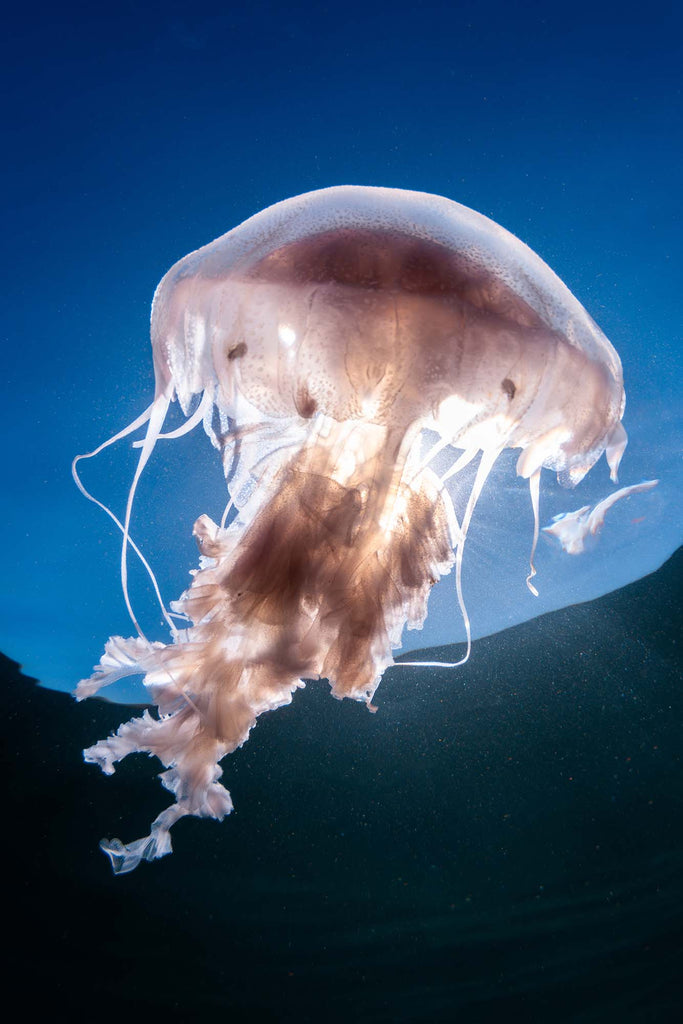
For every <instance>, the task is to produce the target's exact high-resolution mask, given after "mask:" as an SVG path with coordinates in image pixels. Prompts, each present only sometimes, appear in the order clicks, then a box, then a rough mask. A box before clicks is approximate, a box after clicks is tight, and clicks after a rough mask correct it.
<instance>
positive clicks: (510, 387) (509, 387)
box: [500, 377, 517, 401]
mask: <svg viewBox="0 0 683 1024" xmlns="http://www.w3.org/2000/svg"><path fill="white" fill-rule="evenodd" d="M500 386H501V388H502V389H503V391H504V392H505V394H506V395H507V396H508V398H509V399H510V401H512V399H513V398H514V397H515V393H516V391H517V388H516V387H515V385H514V384H513V383H512V381H511V380H510V378H509V377H506V378H505V380H504V381H503V382H502V384H501V385H500Z"/></svg>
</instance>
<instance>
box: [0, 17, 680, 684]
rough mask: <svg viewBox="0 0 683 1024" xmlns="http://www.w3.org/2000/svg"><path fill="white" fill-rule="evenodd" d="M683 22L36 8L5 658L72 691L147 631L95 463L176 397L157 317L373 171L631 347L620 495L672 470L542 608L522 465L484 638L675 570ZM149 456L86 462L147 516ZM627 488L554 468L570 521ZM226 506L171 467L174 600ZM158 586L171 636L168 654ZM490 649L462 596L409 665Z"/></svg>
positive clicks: (12, 198)
mask: <svg viewBox="0 0 683 1024" xmlns="http://www.w3.org/2000/svg"><path fill="white" fill-rule="evenodd" d="M62 18H63V21H62V20H60V19H62ZM675 21H676V16H675V13H674V11H673V9H672V8H668V7H667V6H666V5H662V6H661V9H659V8H658V16H657V17H651V18H648V19H647V21H646V22H642V20H641V18H640V16H639V15H638V14H637V13H635V12H633V11H630V10H627V11H621V12H620V13H619V17H618V18H615V17H614V16H613V12H612V9H611V7H610V5H605V6H601V5H599V4H598V5H597V7H596V6H595V5H579V6H578V7H576V6H574V7H573V8H572V10H571V12H569V11H563V12H560V11H556V12H553V11H551V10H549V9H547V8H546V6H545V5H543V4H530V5H525V8H524V12H523V13H520V12H518V11H517V10H516V9H514V8H512V7H510V6H508V5H503V4H493V5H488V6H485V7H481V6H477V5H474V4H456V5H449V6H448V7H445V6H444V7H442V6H441V5H439V4H427V5H424V6H421V7H420V9H419V11H417V10H413V9H412V8H409V7H407V6H406V7H403V6H401V5H399V6H392V7H391V8H389V7H385V6H383V5H377V6H373V5H370V6H369V7H363V8H362V9H360V8H359V9H358V10H357V11H355V13H354V9H353V8H349V7H345V8H336V7H334V6H332V7H322V8H319V9H318V10H317V11H316V15H315V17H314V18H310V17H308V16H307V14H306V8H305V7H304V6H300V7H297V6H296V5H294V6H293V7H292V6H291V5H289V6H287V8H286V9H285V8H284V7H281V6H279V5H277V4H275V5H268V4H266V5H256V6H255V7H254V8H250V9H249V12H247V11H246V10H242V9H240V10H231V9H230V10H227V9H224V8H222V7H221V6H220V5H217V6H212V5H209V6H208V7H206V8H204V9H203V12H202V14H201V16H199V17H194V16H192V15H191V14H190V12H189V11H188V10H186V9H185V7H183V6H182V5H180V4H170V5H164V8H163V14H162V16H160V17H156V16H152V14H151V12H147V13H145V11H142V12H141V11H140V10H138V9H137V8H133V7H131V8H123V9H119V8H117V9H116V11H112V12H109V13H106V14H105V13H97V12H94V11H90V10H89V9H87V8H85V7H83V8H82V9H81V8H80V7H79V6H78V5H75V6H71V7H69V6H67V9H66V10H65V12H64V15H63V16H62V15H59V16H57V15H52V16H51V15H47V16H46V17H43V18H41V19H40V22H39V24H38V25H36V24H34V23H33V21H31V20H24V19H22V17H21V16H20V15H18V14H15V15H14V16H13V19H11V22H10V27H9V31H8V35H7V40H6V49H7V53H6V56H5V61H4V67H3V70H2V74H3V76H4V78H5V81H6V87H5V95H6V97H7V99H8V100H9V102H8V103H7V104H6V131H7V139H8V153H9V154H10V159H9V160H7V161H5V163H4V165H3V167H2V170H1V172H0V173H1V174H2V177H3V179H4V180H3V191H2V195H3V197H4V206H5V210H4V223H5V234H6V237H7V239H8V244H7V246H6V248H5V253H4V256H5V259H4V270H3V277H4V283H5V291H6V295H7V301H6V304H5V315H4V339H5V341H4V348H3V351H4V356H3V360H4V374H3V381H4V384H5V388H4V398H3V408H4V411H5V414H6V424H7V426H6V445H5V461H4V481H5V486H4V487H3V489H2V494H1V496H0V501H1V503H2V504H1V508H2V516H3V522H4V523H5V526H6V531H7V534H6V536H7V538H8V544H7V550H6V553H5V559H4V563H3V564H4V571H5V578H6V581H7V582H6V585H5V587H4V588H3V590H2V598H1V600H2V602H3V607H2V616H1V618H0V622H1V623H2V625H1V626H0V648H2V649H3V650H6V652H7V653H8V654H9V655H11V656H12V657H14V658H16V659H17V660H19V661H20V662H22V663H23V664H24V665H25V667H26V669H27V671H29V672H31V673H32V674H34V675H37V676H38V677H39V678H41V679H42V680H43V681H44V682H45V683H46V684H48V685H50V686H56V687H58V688H63V689H71V688H72V687H73V684H74V682H76V681H78V679H79V678H81V676H84V675H87V674H89V672H90V669H91V666H92V665H93V663H94V662H95V661H96V660H98V658H99V655H100V653H101V649H102V644H103V641H104V640H105V639H106V637H107V636H108V635H109V634H110V633H123V634H124V635H128V634H129V633H130V631H131V627H130V624H129V622H128V618H127V615H126V612H125V608H124V605H123V601H122V597H121V593H120V587H119V585H118V583H117V575H118V568H117V563H118V558H119V555H118V550H117V549H118V538H117V536H116V532H115V530H114V529H113V527H112V526H111V524H110V523H109V521H108V520H106V519H105V517H104V516H103V515H102V514H101V513H100V512H99V511H98V510H97V509H96V508H94V507H93V506H89V505H87V504H86V503H85V502H84V501H83V499H82V498H81V496H80V495H79V494H78V493H77V491H76V489H75V487H74V486H73V483H72V481H71V477H70V471H69V465H70V461H71V458H72V457H73V455H75V454H76V453H80V452H83V451H88V450H90V449H91V448H93V447H95V445H97V444H98V443H100V442H101V441H102V440H104V439H105V438H106V437H108V436H110V435H111V434H113V433H115V432H117V431H118V430H119V429H120V428H122V427H123V426H124V425H125V424H126V423H128V422H130V421H131V420H132V419H133V418H135V417H136V416H137V415H138V414H139V413H140V412H141V411H142V410H143V409H144V408H145V407H146V405H147V404H148V403H149V401H150V398H151V391H152V372H151V359H150V348H149V339H148V316H149V308H150V303H151V297H152V294H153V291H154V288H155V286H156V283H157V281H158V280H159V278H160V277H161V276H162V274H163V273H164V272H165V270H166V269H167V268H168V266H169V265H170V264H171V263H172V262H174V261H175V260H176V259H178V258H179V257H180V256H182V255H184V254H185V253H186V252H188V251H190V250H192V249H194V248H196V247H197V246H199V245H201V244H203V243H205V242H207V241H208V240H210V239H211V238H213V237H215V236H216V235H218V234H221V233H223V232H224V231H226V230H228V229H229V228H230V227H232V226H234V225H235V224H237V223H239V222H240V221H241V220H243V219H244V218H245V217H247V216H248V215H250V214H252V213H254V212H256V211H257V210H259V209H261V208H263V207H264V206H266V205H268V204H270V203H273V202H276V201H278V200H280V199H283V198H285V197H287V196H289V195H293V194H297V193H300V192H303V191H307V190H310V189H313V188H318V187H322V186H326V185H331V184H338V183H346V182H351V183H362V184H381V185H391V186H398V187H404V188H410V189H418V190H424V191H429V192H436V193H441V194H443V195H446V196H448V197H450V198H452V199H456V200H458V201H459V202H462V203H464V204H466V205H469V206H471V207H473V208H475V209H477V210H479V211H481V212H483V213H485V214H487V215H488V216H490V217H492V218H493V219H494V220H496V221H499V222H500V223H502V224H503V225H504V226H505V227H507V228H508V229H510V230H511V231H512V232H514V233H515V234H517V235H518V236H519V237H521V238H522V239H523V240H524V241H525V242H527V243H528V244H529V245H530V246H531V247H532V248H533V249H535V250H536V251H537V252H538V253H539V254H540V255H541V256H542V257H543V258H544V259H545V260H546V261H547V262H548V263H549V264H550V265H551V266H552V267H553V269H554V270H555V271H556V272H557V273H558V274H559V275H560V277H561V278H562V279H563V280H564V281H565V282H566V283H567V284H568V285H569V287H570V288H571V289H572V290H573V291H574V292H575V294H576V295H577V297H578V298H579V300H580V301H581V302H582V303H583V304H584V305H585V306H586V308H587V309H588V311H589V312H590V313H591V314H592V315H593V317H594V318H595V319H596V320H597V322H598V323H599V324H600V326H601V327H602V329H603V330H604V331H605V333H606V334H607V336H608V337H609V338H610V340H611V341H612V342H613V344H614V345H615V347H616V348H617V349H618V351H619V352H620V354H621V357H622V361H623V364H624V373H625V381H626V390H627V409H626V415H625V418H624V423H625V426H626V429H627V431H628V432H629V435H630V439H631V440H630V445H629V448H628V449H627V452H626V455H625V458H624V461H623V463H622V470H621V482H622V483H636V482H638V481H640V480H642V479H649V478H653V477H657V478H659V479H660V481H661V482H660V485H659V487H658V489H657V490H656V491H655V492H652V493H650V494H648V495H641V496H636V497H634V498H632V499H630V501H629V502H628V503H623V504H622V506H617V507H616V508H615V509H614V510H613V511H612V512H611V513H610V514H609V516H608V520H607V525H606V527H605V530H604V531H603V536H602V538H601V541H600V544H599V545H598V546H597V547H596V549H595V551H594V552H592V553H589V554H587V555H585V556H581V558H579V559H572V558H570V557H568V556H566V555H563V554H562V553H561V552H559V551H556V550H553V549H552V547H551V546H550V545H549V544H548V543H547V542H546V540H545V538H542V542H541V548H540V550H539V555H538V559H537V562H538V570H539V577H538V580H537V582H538V584H539V591H540V598H539V600H538V601H535V600H534V599H533V598H532V597H531V595H530V594H529V593H528V591H527V590H526V587H525V586H524V575H525V572H526V570H525V558H526V557H527V554H528V547H529V542H530V536H531V517H530V512H529V510H528V497H527V495H526V492H525V489H524V487H523V485H522V483H521V481H517V480H516V479H515V476H514V469H513V467H512V463H511V462H508V464H507V466H506V467H502V468H499V471H498V473H497V479H496V480H492V481H491V482H490V483H489V486H488V487H487V489H486V492H485V495H484V499H483V502H488V506H486V507H485V506H482V508H481V509H480V514H478V516H477V517H476V518H475V522H474V524H473V531H472V537H471V540H470V545H469V550H468V551H467V554H466V558H465V591H466V598H467V599H468V605H469V610H470V613H471V617H472V619H473V628H474V632H475V635H483V634H486V633H490V632H492V631H495V630H497V629H500V628H503V627H504V626H506V625H510V624H513V623H514V622H516V621H521V620H523V619H525V618H528V617H529V616H532V615H535V614H538V613H539V612H540V611H545V610H549V609H551V608H554V607H559V606H562V605H563V604H566V603H571V602H573V601H576V600H583V599H586V598H588V597H593V596H596V595H597V594H599V593H603V592H605V591H608V590H610V589H613V588H614V587H615V586H618V585H620V584H622V583H624V582H627V581H628V580H630V579H633V578H636V577H638V576H639V575H642V574H643V573H644V572H649V571H652V570H653V569H655V568H657V566H658V565H660V564H661V563H662V561H664V559H665V558H666V557H667V556H668V555H669V554H670V553H671V552H672V551H673V550H675V548H676V547H677V546H678V545H679V543H680V541H681V518H680V512H679V509H680V500H681V493H682V491H681V464H680V448H681V444H680V442H681V438H682V437H683V430H682V427H681V401H680V397H681V390H680V379H681V370H682V369H683V347H682V346H681V338H680V308H679V292H680V276H681V255H680V252H681V250H680V238H679V232H678V225H679V223H680V220H679V217H680V194H681V190H680V157H681V134H680V107H679V105H678V103H677V100H676V89H677V85H676V81H677V79H676V76H677V73H678V70H677V69H678V66H679V65H678V61H677V60H676V53H675V51H676V47H677V45H678V44H677V43H676V36H677V33H676V32H675ZM60 24H63V25H64V26H66V27H67V28H68V31H65V32H64V33H63V34H64V38H63V39H62V41H61V44H60V46H59V47H58V48H55V47H54V46H53V38H52V37H53V31H56V30H57V28H56V27H58V26H59V25H60ZM677 214H678V216H677ZM133 465H134V461H133V457H132V453H131V452H130V450H129V449H128V448H127V446H125V445H121V446H119V447H118V448H117V449H116V450H114V451H112V452H110V453H107V454H106V455H105V456H103V457H102V459H101V460H100V463H99V465H93V464H88V465H87V466H85V467H84V468H83V475H84V479H85V482H86V485H87V486H90V487H91V488H92V490H93V491H94V492H95V493H96V494H97V496H98V497H100V498H102V499H103V500H106V501H107V503H108V504H110V505H111V506H112V507H113V508H114V509H115V510H117V511H119V512H121V510H122V508H123V505H124V502H125V496H126V494H127V489H128V486H129V484H130V480H131V477H132V467H133ZM494 485H495V486H494ZM610 490H611V485H610V483H609V480H608V476H607V468H606V464H605V462H604V460H602V461H601V463H600V464H599V465H598V466H596V467H595V468H594V470H593V471H592V472H591V474H590V475H589V477H588V478H587V480H586V481H584V483H583V484H582V485H581V486H580V487H579V489H577V491H576V493H575V494H574V493H565V492H562V491H561V489H560V488H559V487H558V486H557V485H556V484H555V482H554V480H553V479H552V476H551V474H550V473H548V472H544V480H543V485H542V509H541V517H542V521H543V522H544V523H547V522H549V521H550V518H551V516H552V515H554V514H556V513H557V512H559V511H571V510H573V509H575V508H579V507H581V505H583V504H590V503H591V502H593V501H596V500H599V499H600V498H602V497H604V496H605V495H606V494H607V493H609V491H610ZM224 500H225V491H224V483H223V481H222V478H221V474H220V470H219V469H218V465H217V460H216V458H215V453H214V452H212V451H210V450H208V444H207V442H206V439H205V438H204V439H199V440H198V439H197V438H189V439H185V440H184V441H182V442H180V441H179V442H177V444H176V445H170V444H169V445H167V446H165V447H164V449H163V450H161V446H160V448H159V449H157V451H156V452H155V455H154V459H153V464H152V465H151V466H150V467H149V469H148V471H147V473H146V475H145V477H144V478H143V484H142V485H141V489H140V496H139V499H138V503H137V506H136V517H135V527H134V529H135V536H136V538H137V540H138V541H139V543H140V544H141V545H142V546H143V550H144V551H145V553H146V554H147V556H148V558H149V559H150V561H151V563H152V565H153V566H154V569H155V571H156V572H157V574H158V576H159V581H160V584H161V587H162V592H163V594H164V597H165V599H166V601H169V600H172V599H174V598H176V597H177V596H179V594H180V592H181V591H182V590H183V589H184V587H185V586H186V584H187V582H188V571H189V570H190V569H191V568H192V567H194V566H195V565H196V551H195V546H194V542H193V541H192V539H191V535H190V534H191V524H192V522H193V521H194V519H195V518H196V516H197V515H198V514H200V513H201V512H208V513H209V514H211V515H213V516H214V518H216V517H218V516H219V515H220V512H221V510H222V507H223V504H224ZM489 506H490V507H491V514H490V516H485V515H484V512H485V511H486V510H487V508H488V507H489ZM478 524H479V525H478ZM132 572H133V583H132V587H133V596H134V599H135V605H136V608H138V609H140V615H141V616H142V617H143V624H144V625H145V627H146V629H147V630H148V631H149V632H150V634H152V635H157V636H158V637H159V638H164V631H163V629H162V628H161V624H160V622H159V621H158V620H159V616H158V614H157V613H156V612H155V609H154V603H153V599H152V597H151V593H150V591H149V588H148V587H147V585H146V583H145V581H144V579H143V578H142V576H141V575H140V576H138V574H137V570H136V569H133V570H132ZM492 590H495V591H496V599H495V601H493V602H492V601H491V600H490V599H489V595H490V594H491V591H492ZM462 636H463V630H462V624H461V620H460V616H459V613H458V611H457V606H456V603H455V600H454V596H453V589H452V581H448V580H447V581H446V582H445V583H442V584H441V585H440V586H439V587H437V589H436V592H435V593H434V595H433V599H432V611H431V614H430V617H429V619H428V622H427V625H426V627H425V630H424V631H423V633H422V634H421V635H417V634H414V635H408V636H407V637H406V638H405V640H406V643H405V644H404V650H410V649H411V648H412V649H415V648H419V647H425V646H430V645H432V644H437V643H441V644H442V643H446V642H455V641H457V640H461V639H462Z"/></svg>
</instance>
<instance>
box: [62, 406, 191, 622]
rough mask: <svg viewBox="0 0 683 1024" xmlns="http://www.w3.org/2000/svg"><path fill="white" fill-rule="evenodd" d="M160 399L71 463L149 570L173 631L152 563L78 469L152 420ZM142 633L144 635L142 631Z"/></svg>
mask: <svg viewBox="0 0 683 1024" xmlns="http://www.w3.org/2000/svg"><path fill="white" fill-rule="evenodd" d="M158 401H159V399H158V398H157V399H155V401H154V402H152V404H151V405H149V406H148V407H147V409H145V411H144V412H143V413H142V414H141V415H140V416H138V417H137V419H135V420H133V422H132V423H129V424H128V426H127V427H124V428H123V430H119V432H118V433H117V434H114V435H113V436H112V437H110V438H107V440H106V441H103V442H102V444H100V445H98V447H97V448H94V449H93V451H91V452H85V453H84V454H83V455H77V456H76V457H75V458H74V460H73V462H72V463H71V475H72V477H73V479H74V483H75V484H76V487H78V489H79V491H80V492H81V494H82V495H83V497H84V498H87V499H88V501H91V502H92V503H93V504H94V505H97V507H98V508H101V509H102V511H103V512H106V514H107V515H108V516H109V518H110V519H111V520H112V522H114V523H115V524H116V526H117V527H118V529H119V530H120V531H121V533H122V534H123V537H124V541H123V544H124V548H125V546H126V545H127V544H130V546H131V547H132V549H133V551H134V552H135V554H136V555H137V556H138V558H139V559H140V562H141V564H142V566H143V567H144V569H145V571H146V572H147V575H148V576H149V578H150V581H151V583H152V587H153V588H154V594H155V596H156V599H157V602H158V604H159V608H160V610H161V614H162V615H163V617H164V619H165V620H166V622H167V624H168V626H169V627H170V629H171V630H172V631H173V630H175V625H174V623H173V620H172V619H171V617H170V614H171V613H170V612H169V611H168V610H167V608H166V605H165V604H164V599H163V598H162V596H161V591H160V589H159V584H158V582H157V578H156V576H155V574H154V570H153V569H152V567H151V565H150V564H149V562H148V561H147V559H146V558H145V556H144V555H143V553H142V551H141V550H140V548H139V547H138V546H137V544H136V543H135V541H134V540H133V538H132V537H131V536H130V529H126V527H125V525H124V524H123V523H122V522H121V520H120V519H119V518H118V516H117V515H116V514H115V513H114V512H113V511H112V510H111V509H110V508H109V506H108V505H105V504H104V502H102V501H100V500H99V499H98V498H96V497H95V495H94V494H91V493H90V491H88V490H87V489H86V487H85V486H84V484H83V482H82V480H81V477H80V474H79V472H78V469H77V466H78V463H79V462H81V461H82V460H83V459H93V458H95V457H96V456H97V455H99V454H100V452H103V451H104V450H105V448H109V447H110V445H113V444H116V442H117V441H121V440H122V439H123V438H124V437H128V435H129V434H132V433H133V431H135V430H137V429H138V428H139V427H142V426H144V424H145V423H148V422H151V417H152V415H153V413H154V409H155V406H157V404H158ZM167 408H168V402H166V405H165V409H164V415H165V410H166V409H167ZM148 432H149V431H148ZM133 447H135V444H134V445H133ZM129 525H130V524H129ZM126 606H127V607H128V601H126ZM129 610H130V609H129ZM131 617H133V616H132V614H131ZM133 621H134V622H135V619H134V617H133ZM140 635H142V633H141V634H140Z"/></svg>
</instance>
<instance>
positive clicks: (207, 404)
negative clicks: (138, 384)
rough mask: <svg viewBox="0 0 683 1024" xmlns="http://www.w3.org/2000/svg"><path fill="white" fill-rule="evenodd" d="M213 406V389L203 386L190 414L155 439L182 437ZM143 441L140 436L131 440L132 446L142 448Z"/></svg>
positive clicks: (166, 439) (173, 439) (171, 439)
mask: <svg viewBox="0 0 683 1024" xmlns="http://www.w3.org/2000/svg"><path fill="white" fill-rule="evenodd" d="M212 407H213V389H212V388H205V390H204V394H203V395H202V398H201V401H200V403H199V405H198V406H197V408H196V409H195V411H194V412H193V413H192V415H191V416H188V418H187V419H186V420H185V422H184V423H181V424H180V426H179V427H176V429H175V430H169V431H168V432H167V433H166V434H158V435H157V441H175V440H176V438H178V437H184V435H185V434H189V433H190V431H191V430H194V428H195V427H196V426H197V424H198V423H201V422H202V421H203V419H204V417H205V416H206V411H207V409H209V408H212ZM144 443H145V439H144V438H142V439H141V440H139V441H133V448H142V446H143V445H144Z"/></svg>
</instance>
